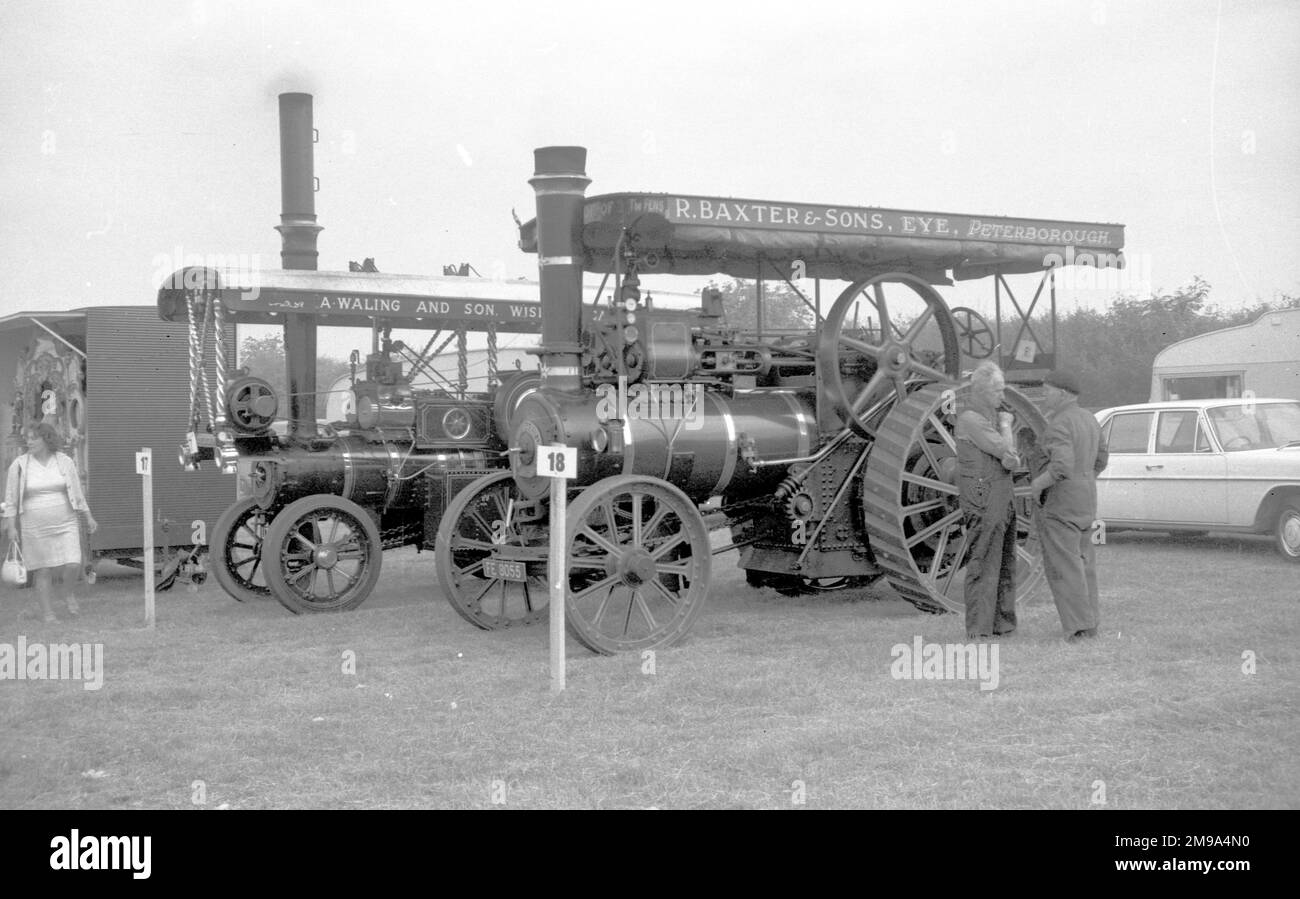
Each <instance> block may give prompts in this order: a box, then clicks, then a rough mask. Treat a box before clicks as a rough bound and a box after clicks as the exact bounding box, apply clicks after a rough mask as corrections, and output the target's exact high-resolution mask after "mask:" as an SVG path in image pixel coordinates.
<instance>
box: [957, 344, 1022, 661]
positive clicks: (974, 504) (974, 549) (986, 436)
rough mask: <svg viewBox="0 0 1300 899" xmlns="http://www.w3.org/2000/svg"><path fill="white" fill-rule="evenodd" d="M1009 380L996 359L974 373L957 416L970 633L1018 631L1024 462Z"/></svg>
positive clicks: (973, 635)
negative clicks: (1007, 396) (1019, 471)
mask: <svg viewBox="0 0 1300 899" xmlns="http://www.w3.org/2000/svg"><path fill="white" fill-rule="evenodd" d="M1005 389H1006V381H1005V379H1004V378H1003V375H1002V369H1000V368H999V367H998V366H997V364H996V363H994V362H992V361H985V362H981V363H980V364H979V365H978V366H977V367H976V368H975V371H974V372H972V374H971V387H970V393H969V396H968V399H967V401H966V403H965V407H964V408H963V409H962V410H961V412H960V414H959V415H958V416H957V428H956V432H957V486H958V489H959V490H960V491H961V493H960V499H961V508H962V511H963V512H964V513H965V524H966V533H967V539H968V540H969V542H970V555H969V556H968V557H967V559H968V560H967V562H966V589H965V592H966V636H967V638H968V639H983V638H987V637H992V636H1003V635H1006V634H1009V633H1011V632H1012V631H1014V630H1015V629H1016V510H1015V506H1014V504H1013V497H1014V492H1013V489H1012V482H1011V472H1012V471H1014V470H1015V469H1016V468H1017V467H1018V466H1019V464H1020V458H1019V456H1018V455H1017V454H1016V441H1015V437H1014V436H1013V434H1012V431H1011V424H1012V415H1011V413H1010V412H999V411H998V407H999V406H1000V405H1001V404H1002V402H1003V398H1004V390H1005Z"/></svg>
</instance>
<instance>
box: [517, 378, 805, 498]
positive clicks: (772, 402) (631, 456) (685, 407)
mask: <svg viewBox="0 0 1300 899" xmlns="http://www.w3.org/2000/svg"><path fill="white" fill-rule="evenodd" d="M675 386H676V388H677V394H676V397H675V398H673V399H671V400H665V399H664V395H663V394H662V393H661V394H660V395H659V396H658V397H657V398H656V399H654V400H652V401H650V402H649V404H648V406H642V407H641V408H637V407H636V404H635V403H634V404H633V405H632V406H630V407H629V408H628V409H627V410H619V411H620V412H621V413H622V414H623V415H624V418H623V419H622V421H623V427H622V429H621V430H622V434H621V436H622V445H621V447H619V443H618V441H617V440H616V439H614V438H615V437H616V436H618V435H611V434H610V433H609V431H610V429H611V428H614V427H616V426H617V421H619V419H618V417H617V416H611V415H610V414H609V412H610V411H611V410H609V408H608V405H605V406H602V402H606V401H598V400H596V399H594V398H592V397H590V396H588V397H584V398H581V399H577V398H568V397H565V396H562V395H558V394H555V393H552V392H550V391H537V392H535V393H532V394H530V395H528V396H527V397H525V398H524V399H523V400H522V401H521V402H520V404H519V406H518V408H517V410H516V414H515V415H514V417H513V419H512V421H513V422H514V425H513V433H512V437H511V446H512V447H514V448H515V450H516V451H515V452H512V453H511V465H512V466H513V468H514V471H515V481H516V483H517V484H518V485H519V487H520V489H521V491H522V492H523V493H524V495H525V496H529V497H533V498H536V497H540V496H542V495H544V494H545V492H546V490H547V489H548V484H547V481H546V479H545V478H539V477H536V475H535V473H534V472H535V467H534V466H535V460H536V457H537V455H538V453H539V452H541V449H539V448H540V447H543V446H545V445H548V444H551V443H556V442H560V443H564V444H567V445H569V446H575V447H578V451H579V462H578V480H577V483H578V484H582V485H585V484H592V483H595V482H596V481H598V480H601V479H602V478H607V477H611V476H613V475H617V474H643V475H652V476H654V477H657V478H662V479H663V480H666V481H668V482H670V483H672V484H675V485H676V486H678V487H680V488H681V489H682V490H683V491H685V492H686V494H687V495H689V496H691V497H692V498H694V499H697V500H703V499H707V498H708V497H710V496H718V495H721V494H724V493H725V494H728V495H733V496H734V495H744V494H747V493H750V492H758V491H763V490H768V489H771V488H773V487H775V485H776V484H777V483H778V482H779V481H780V479H781V478H782V477H784V476H785V473H786V472H785V469H784V467H783V466H770V467H763V468H759V469H758V470H757V471H754V470H751V468H750V465H749V463H748V461H747V459H746V455H747V454H751V453H752V454H753V455H755V456H757V457H758V458H759V459H787V458H790V457H794V456H807V455H809V454H810V453H811V452H812V451H813V450H814V449H815V448H816V445H817V424H816V420H817V419H816V415H815V414H814V412H813V405H812V400H811V397H810V396H808V395H805V394H802V393H798V392H796V391H793V390H762V389H759V390H752V391H737V392H736V393H735V394H733V395H731V396H723V395H722V394H720V393H717V392H709V391H699V393H698V394H697V396H696V398H695V400H693V401H692V400H691V399H687V398H686V397H689V392H693V391H694V389H695V388H696V386H697V385H691V384H687V385H685V386H684V387H683V385H675ZM683 391H687V393H685V394H684V393H683ZM683 400H685V401H684V402H682V401H683ZM693 402H695V403H698V405H693ZM597 446H600V447H601V449H597V448H596V447H597ZM620 450H621V451H620Z"/></svg>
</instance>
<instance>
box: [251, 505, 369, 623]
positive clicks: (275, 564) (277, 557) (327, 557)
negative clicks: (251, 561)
mask: <svg viewBox="0 0 1300 899" xmlns="http://www.w3.org/2000/svg"><path fill="white" fill-rule="evenodd" d="M382 547H383V544H382V543H381V541H380V537H379V528H378V527H377V526H376V525H375V522H374V520H373V519H372V518H371V516H370V513H369V512H367V511H366V510H365V509H363V508H361V507H360V506H358V505H357V504H356V503H354V502H352V501H351V500H349V499H344V498H343V497H341V496H332V495H324V494H314V495H312V496H304V497H303V498H302V499H300V500H296V501H294V502H292V503H290V504H289V505H287V506H285V507H284V509H283V510H282V511H281V512H280V514H278V515H276V516H275V519H274V520H273V521H272V522H271V526H270V527H269V528H267V531H266V540H265V542H264V543H263V544H262V559H263V570H264V571H265V573H266V581H267V584H268V585H269V586H270V588H271V592H272V593H273V594H275V598H276V599H278V600H280V602H281V604H283V605H284V607H285V608H286V609H288V610H289V611H290V612H293V613H294V614H301V613H303V612H347V611H351V610H352V609H355V608H356V607H357V606H359V605H361V603H363V602H365V599H366V597H367V596H369V595H370V591H371V590H373V589H374V587H375V582H376V581H378V580H379V566H380V560H381V559H382V557H383V549H382Z"/></svg>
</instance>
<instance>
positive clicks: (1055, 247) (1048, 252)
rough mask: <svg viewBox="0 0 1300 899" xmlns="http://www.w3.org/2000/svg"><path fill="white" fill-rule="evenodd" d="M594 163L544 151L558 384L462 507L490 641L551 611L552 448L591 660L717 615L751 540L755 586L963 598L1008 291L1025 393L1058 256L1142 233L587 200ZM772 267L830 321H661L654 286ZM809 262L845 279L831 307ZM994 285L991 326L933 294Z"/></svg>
mask: <svg viewBox="0 0 1300 899" xmlns="http://www.w3.org/2000/svg"><path fill="white" fill-rule="evenodd" d="M585 162H586V151H585V149H583V148H580V147H547V148H543V149H540V150H538V151H536V174H535V176H534V178H533V179H532V181H531V183H532V185H533V186H534V188H535V190H536V193H537V218H536V220H535V221H532V222H528V223H526V224H524V225H523V226H521V242H520V244H521V247H522V248H523V249H524V250H525V251H529V252H536V253H537V254H538V266H539V270H540V280H541V307H542V346H541V348H540V351H539V352H540V355H541V375H540V379H539V380H538V381H537V382H536V383H532V384H526V385H521V386H520V389H518V390H516V391H514V392H513V393H512V395H511V396H510V397H508V398H507V399H506V400H505V401H499V402H498V409H499V410H500V411H501V417H502V425H503V427H504V431H503V433H504V434H505V435H506V436H507V439H508V444H509V447H508V453H509V459H510V470H509V471H497V472H492V473H489V474H486V475H484V476H482V477H481V478H479V479H478V480H476V481H475V482H473V483H472V484H470V485H468V486H466V487H464V489H462V490H461V491H460V492H459V493H457V494H456V496H455V498H454V499H453V500H452V501H451V502H450V504H449V505H448V507H447V509H446V511H445V513H444V515H443V517H442V521H441V525H440V527H439V532H438V535H437V540H436V543H435V545H436V563H437V569H438V577H439V580H440V582H441V584H442V586H443V588H444V590H445V592H446V593H447V596H448V598H449V599H450V601H451V603H452V605H453V606H454V607H455V608H456V610H457V611H458V612H459V613H460V614H461V615H462V616H463V617H465V618H466V619H468V620H469V621H471V622H473V623H474V624H476V625H478V626H480V627H483V628H500V627H506V626H510V625H514V624H527V623H531V622H534V621H537V620H539V619H541V618H542V617H543V616H544V615H545V614H546V602H547V571H546V566H547V553H548V547H549V544H550V540H551V535H550V534H549V533H548V526H547V521H548V514H547V508H546V502H547V501H546V496H547V489H548V482H547V481H546V479H544V478H539V477H538V476H537V474H536V471H537V468H536V463H537V459H538V458H539V454H540V453H542V452H544V451H545V447H546V446H548V445H550V444H555V443H561V444H566V445H569V446H574V447H577V448H578V472H577V479H576V480H573V481H570V482H568V483H569V484H570V485H571V493H572V495H571V497H570V498H569V503H568V513H567V519H566V527H565V531H566V546H565V548H564V552H565V557H566V559H567V575H566V583H567V589H568V597H567V602H566V609H565V611H566V617H567V621H568V623H569V625H570V628H571V630H572V631H573V632H574V634H575V636H576V637H577V638H578V639H579V640H580V641H581V642H582V643H584V644H585V645H587V646H588V647H590V648H591V649H593V650H595V651H597V652H606V653H609V652H617V651H623V650H637V649H643V648H647V647H652V646H657V645H662V644H666V643H670V642H672V641H674V640H676V639H678V638H680V637H681V636H682V635H683V634H685V633H686V632H687V631H688V630H689V628H690V627H691V624H692V622H693V621H694V620H695V619H696V617H697V616H698V615H699V613H700V611H701V609H702V608H703V605H704V600H705V596H706V594H707V591H708V588H709V575H710V562H711V559H712V556H713V555H715V554H717V553H719V552H722V551H724V550H725V549H729V548H731V547H732V546H735V547H738V548H739V550H740V565H741V567H742V568H744V569H745V570H746V572H747V579H748V580H749V582H750V583H752V584H771V585H774V586H777V587H778V588H781V589H787V590H790V589H819V588H825V587H832V586H838V585H842V584H845V583H851V582H853V580H855V579H862V578H869V577H876V576H879V575H882V574H883V575H885V576H887V577H888V579H889V581H890V583H891V584H892V585H893V587H894V588H895V589H896V590H897V591H898V592H899V593H900V594H901V595H902V596H904V597H905V598H906V599H908V600H909V601H911V602H912V603H913V604H915V605H916V606H918V607H919V608H921V609H923V610H926V611H930V612H938V611H943V610H945V609H951V610H960V609H962V608H963V607H964V602H963V598H962V581H963V567H964V563H965V557H966V554H967V549H968V543H967V540H966V534H965V528H964V525H963V520H962V519H963V516H962V513H961V511H960V510H959V508H958V505H957V488H956V486H955V483H956V476H955V467H956V444H955V441H954V437H953V427H954V423H955V419H956V412H957V411H958V408H959V406H960V404H961V402H962V397H963V394H964V392H965V391H966V389H967V386H966V385H965V384H963V383H962V381H961V376H962V373H963V370H964V369H965V368H967V367H969V364H970V363H971V362H972V361H973V360H975V359H979V358H982V357H987V356H989V355H992V354H993V353H994V352H996V351H999V350H1001V347H1002V346H1003V344H1004V338H1003V335H1002V314H1001V309H1002V302H1003V300H1002V294H1003V292H1004V291H1005V292H1006V293H1007V296H1008V298H1009V300H1010V302H1011V303H1012V304H1013V305H1014V307H1015V310H1016V311H1017V312H1018V313H1019V314H1020V322H1019V329H1018V331H1017V332H1016V333H1015V335H1014V337H1013V338H1012V339H1011V340H1010V341H1009V343H1010V345H1011V346H1012V347H1014V351H1013V352H1011V353H1003V354H1002V355H1001V357H1000V361H1001V362H1002V364H1003V366H1004V368H1006V369H1008V378H1009V380H1016V379H1017V376H1019V378H1020V379H1021V380H1026V381H1032V380H1034V379H1035V377H1041V375H1042V373H1043V372H1044V371H1045V370H1046V369H1048V368H1050V367H1051V365H1052V363H1053V361H1054V359H1053V351H1054V335H1052V337H1053V341H1052V344H1051V345H1048V346H1046V347H1045V346H1044V343H1045V341H1043V340H1042V338H1043V336H1044V335H1042V334H1039V333H1036V330H1035V329H1036V328H1037V329H1038V330H1039V331H1041V330H1042V329H1043V325H1042V324H1041V322H1039V323H1036V322H1035V321H1034V320H1033V317H1032V314H1033V310H1034V308H1035V305H1036V304H1037V302H1038V300H1039V298H1040V297H1041V296H1042V294H1043V289H1044V286H1045V285H1051V286H1052V291H1051V298H1052V309H1051V312H1052V318H1051V321H1050V325H1049V326H1050V327H1052V328H1053V330H1054V323H1055V293H1054V285H1053V284H1052V281H1051V270H1052V268H1053V267H1054V266H1056V265H1059V264H1062V261H1065V260H1074V259H1076V258H1083V257H1082V256H1079V257H1076V254H1074V253H1067V252H1066V250H1067V248H1068V247H1074V248H1075V249H1079V250H1085V251H1086V252H1087V253H1097V254H1099V255H1100V256H1101V257H1103V258H1106V259H1108V260H1110V261H1111V263H1112V264H1113V263H1115V262H1118V257H1117V255H1116V254H1117V253H1118V251H1119V249H1120V248H1121V247H1122V244H1123V229H1122V227H1121V226H1117V225H1089V224H1080V223H1063V222H1043V221H1031V220H1013V219H1002V218H976V217H970V216H957V215H942V214H934V213H917V212H904V211H899V210H883V209H861V208H849V207H829V206H818V205H809V204H788V203H768V202H758V201H748V200H731V199H723V198H713V197H692V196H677V195H664V194H611V195H606V196H599V197H593V198H590V199H585V190H586V186H587V184H588V183H589V180H588V178H587V177H586V175H585V172H584V168H585ZM1089 258H1092V257H1089ZM1102 264H1105V263H1102ZM765 267H766V268H765ZM768 269H770V270H771V271H772V272H775V273H776V274H777V276H778V277H781V278H783V279H785V280H787V282H788V283H790V285H791V287H792V288H794V290H795V293H796V294H798V295H799V296H801V297H802V298H803V299H804V301H805V302H808V305H809V307H810V309H812V310H813V311H814V313H815V315H816V318H815V322H816V327H815V329H814V330H812V331H808V332H803V333H785V334H773V333H772V332H771V331H770V330H769V331H767V332H764V331H763V329H762V318H761V310H762V306H761V304H760V306H759V309H760V318H759V330H758V331H757V332H749V333H747V332H744V331H741V330H739V329H735V328H733V327H730V326H729V325H728V323H727V321H726V317H725V315H723V310H722V308H721V302H720V298H719V297H718V296H717V295H716V293H715V292H711V291H710V290H707V289H706V290H705V291H704V293H703V295H702V298H701V299H702V302H701V306H700V308H699V310H697V311H693V312H682V311H680V310H667V309H661V308H655V307H654V305H653V303H652V302H651V301H650V298H648V297H646V296H645V295H644V293H643V291H642V290H641V286H640V276H641V274H644V273H647V272H663V273H674V274H690V275H704V274H712V273H715V272H726V273H728V274H733V275H739V276H750V277H752V276H753V275H754V274H755V273H757V274H758V275H759V277H760V278H761V277H762V276H763V273H764V272H765V271H767V270H768ZM584 271H592V272H598V273H604V274H605V275H606V276H607V278H608V277H612V278H613V280H614V291H613V294H612V296H611V297H610V299H609V302H608V303H606V304H603V305H601V306H599V308H595V309H593V310H591V311H590V312H588V313H586V314H584V311H583V305H584V304H583V300H582V297H583V293H582V276H583V272H584ZM949 272H951V273H952V274H951V278H950V276H949ZM1028 272H1039V273H1042V274H1043V278H1042V281H1041V282H1040V284H1039V287H1038V292H1037V293H1036V294H1035V296H1034V300H1033V302H1031V303H1030V304H1029V306H1028V308H1027V309H1025V308H1022V307H1021V305H1020V304H1019V302H1017V301H1016V300H1015V297H1014V295H1013V294H1011V293H1010V290H1009V288H1008V286H1007V284H1006V282H1005V280H1004V277H1003V276H1004V275H1006V274H1015V273H1028ZM792 273H793V274H794V275H805V276H807V277H810V278H814V279H820V278H835V279H840V280H844V281H848V282H850V283H849V286H848V287H847V288H846V289H845V290H844V291H843V292H842V293H841V294H840V295H839V297H838V299H837V300H836V301H835V303H834V304H833V305H832V306H831V308H830V311H829V313H828V314H826V315H825V316H823V315H822V314H821V309H820V297H817V298H816V299H815V301H808V300H807V297H806V296H805V295H804V294H803V293H802V292H801V291H799V290H798V288H797V287H795V285H794V283H793V282H792V281H790V280H789V279H790V277H791V276H792ZM989 275H991V276H993V277H994V279H995V282H994V283H995V289H996V290H997V292H998V295H997V309H998V313H997V316H996V322H995V324H994V325H992V326H991V325H989V324H988V323H987V322H985V321H984V320H983V319H982V318H981V317H980V316H978V315H977V314H975V313H973V312H972V311H971V310H951V309H949V307H948V306H947V304H946V303H945V301H944V300H943V298H942V296H941V295H940V294H939V293H938V291H937V290H936V289H935V285H940V284H948V283H951V280H952V279H963V278H976V277H984V276H989ZM817 284H818V286H820V281H818V282H817ZM760 296H761V294H760ZM1008 336H1010V335H1008ZM1045 350H1046V351H1045ZM665 396H666V397H668V401H667V403H666V404H665V401H664V397H665ZM1007 402H1008V404H1009V405H1010V406H1011V407H1012V409H1013V410H1014V412H1015V415H1016V423H1015V429H1016V432H1017V435H1018V439H1019V440H1020V441H1021V443H1022V448H1023V449H1024V450H1025V451H1026V453H1028V452H1029V451H1030V450H1031V449H1032V447H1033V445H1034V444H1035V443H1036V441H1037V439H1038V438H1039V437H1041V435H1042V433H1043V430H1044V428H1045V422H1044V420H1043V418H1042V416H1041V415H1040V413H1039V412H1038V411H1037V409H1036V408H1035V407H1034V405H1033V403H1032V402H1031V401H1030V400H1029V398H1028V397H1027V396H1026V395H1025V394H1024V393H1021V392H1018V391H1016V390H1013V389H1008V391H1007ZM1027 492H1028V488H1027V485H1026V486H1024V487H1022V488H1021V490H1020V491H1019V494H1020V495H1019V496H1018V500H1017V502H1018V504H1019V508H1018V512H1019V513H1020V514H1019V518H1020V527H1019V538H1020V541H1019V542H1020V546H1019V549H1018V554H1019V565H1020V571H1019V579H1018V585H1019V590H1020V594H1021V596H1023V595H1024V594H1025V593H1027V592H1028V591H1029V590H1031V589H1032V588H1033V587H1034V585H1035V583H1036V582H1037V581H1038V580H1039V579H1040V578H1041V575H1042V567H1041V557H1040V555H1039V553H1038V548H1037V545H1036V542H1035V540H1034V537H1033V529H1032V528H1031V527H1030V526H1029V507H1028V502H1029V500H1028V496H1027ZM724 528H725V529H729V530H730V533H731V536H732V542H731V544H730V545H729V546H724V547H719V548H716V549H715V548H714V547H713V545H712V543H711V540H710V531H711V530H714V529H724Z"/></svg>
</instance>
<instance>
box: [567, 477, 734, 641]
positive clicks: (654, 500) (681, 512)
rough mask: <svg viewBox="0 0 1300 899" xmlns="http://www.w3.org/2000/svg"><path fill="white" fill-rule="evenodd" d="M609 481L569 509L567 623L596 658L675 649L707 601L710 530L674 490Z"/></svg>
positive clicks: (647, 481)
mask: <svg viewBox="0 0 1300 899" xmlns="http://www.w3.org/2000/svg"><path fill="white" fill-rule="evenodd" d="M607 481H608V482H611V483H605V482H597V483H596V484H594V485H592V486H591V487H588V488H587V489H586V490H584V491H583V492H582V493H581V494H580V495H579V496H578V498H577V500H575V501H574V503H573V505H572V506H570V508H569V514H568V519H567V530H568V532H569V533H568V546H567V552H566V557H567V561H568V571H567V573H566V591H567V601H566V604H565V615H566V618H567V620H568V622H569V625H570V627H571V628H572V630H573V631H574V635H575V636H576V637H577V638H578V640H579V641H580V642H582V643H583V644H584V645H586V646H587V647H588V648H590V649H592V650H595V651H596V652H601V653H607V654H608V653H614V652H627V651H634V650H641V649H649V648H653V647H656V646H661V645H665V644H668V643H672V642H674V641H676V640H678V639H680V638H681V637H682V636H683V635H685V633H686V632H687V630H689V628H690V626H691V624H692V623H693V621H694V619H695V617H696V616H697V615H698V614H699V612H700V610H701V609H702V607H703V605H704V601H705V598H706V596H707V592H708V575H709V567H710V561H711V554H710V547H709V538H708V530H707V528H706V527H705V525H704V521H703V519H702V518H700V515H699V512H698V510H697V509H696V507H695V504H694V503H692V502H691V501H690V500H689V499H688V498H687V497H686V496H685V494H683V493H682V492H681V491H680V490H678V489H677V488H675V487H673V486H671V485H670V484H667V483H665V482H661V481H656V480H654V479H652V478H640V477H635V476H632V477H626V478H625V477H622V476H620V477H614V478H609V479H607ZM613 482H617V483H613Z"/></svg>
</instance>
